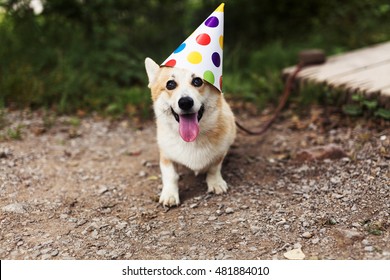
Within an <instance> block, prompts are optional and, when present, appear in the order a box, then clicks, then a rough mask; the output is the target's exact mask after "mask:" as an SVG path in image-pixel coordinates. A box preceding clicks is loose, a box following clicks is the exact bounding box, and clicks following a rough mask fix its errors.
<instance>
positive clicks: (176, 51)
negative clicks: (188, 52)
mask: <svg viewBox="0 0 390 280" xmlns="http://www.w3.org/2000/svg"><path fill="white" fill-rule="evenodd" d="M185 47H186V43H183V44H181V45H180V46H178V47H177V49H176V50H175V51H174V52H173V53H179V52H181V51H182V50H184V49H185Z"/></svg>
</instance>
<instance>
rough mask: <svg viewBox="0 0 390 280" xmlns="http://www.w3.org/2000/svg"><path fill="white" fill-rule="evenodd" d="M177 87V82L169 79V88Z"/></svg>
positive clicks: (167, 86)
mask: <svg viewBox="0 0 390 280" xmlns="http://www.w3.org/2000/svg"><path fill="white" fill-rule="evenodd" d="M176 87H177V83H176V82H175V81H174V80H169V81H168V82H167V85H166V88H167V89H168V90H173V89H175V88H176Z"/></svg>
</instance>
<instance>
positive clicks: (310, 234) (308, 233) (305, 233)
mask: <svg viewBox="0 0 390 280" xmlns="http://www.w3.org/2000/svg"><path fill="white" fill-rule="evenodd" d="M302 237H303V238H306V239H310V238H312V237H313V234H312V233H311V232H308V231H306V232H304V233H302Z"/></svg>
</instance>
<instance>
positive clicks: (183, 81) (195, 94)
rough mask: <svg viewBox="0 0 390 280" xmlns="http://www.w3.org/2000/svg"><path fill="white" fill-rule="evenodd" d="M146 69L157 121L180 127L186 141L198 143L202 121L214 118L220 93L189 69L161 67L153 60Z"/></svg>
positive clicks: (149, 60) (148, 62) (150, 60)
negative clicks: (161, 119) (196, 141)
mask: <svg viewBox="0 0 390 280" xmlns="http://www.w3.org/2000/svg"><path fill="white" fill-rule="evenodd" d="M145 68H146V72H147V74H148V78H149V88H150V89H151V92H152V100H153V104H154V111H155V114H156V117H157V119H159V118H165V120H164V121H165V122H167V123H169V124H171V126H172V127H177V126H178V127H179V133H180V136H181V138H182V139H183V140H184V141H186V142H192V141H195V140H196V138H197V136H198V134H199V130H200V128H199V127H200V122H201V120H202V118H204V117H206V116H212V115H213V112H211V111H212V108H215V107H216V106H217V101H218V98H219V95H220V92H219V91H218V90H217V89H216V88H215V87H214V86H212V85H210V84H209V83H207V82H205V81H204V80H203V79H202V78H201V77H199V76H197V75H195V74H194V73H192V72H190V71H188V70H184V69H180V68H175V67H160V66H159V65H158V64H157V63H155V62H154V61H153V60H152V59H150V58H146V59H145Z"/></svg>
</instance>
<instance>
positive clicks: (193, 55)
mask: <svg viewBox="0 0 390 280" xmlns="http://www.w3.org/2000/svg"><path fill="white" fill-rule="evenodd" d="M187 60H188V61H189V62H190V63H192V64H199V63H200V62H201V61H202V55H201V54H200V53H199V52H190V54H189V55H188V56H187Z"/></svg>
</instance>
